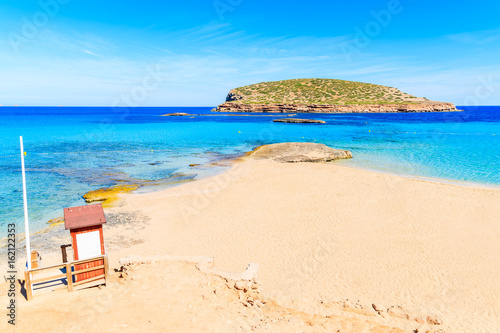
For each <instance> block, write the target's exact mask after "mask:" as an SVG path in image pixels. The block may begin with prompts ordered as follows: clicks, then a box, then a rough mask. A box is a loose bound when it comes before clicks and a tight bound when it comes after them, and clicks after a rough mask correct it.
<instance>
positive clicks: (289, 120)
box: [273, 118, 326, 124]
mask: <svg viewBox="0 0 500 333" xmlns="http://www.w3.org/2000/svg"><path fill="white" fill-rule="evenodd" d="M273 121H274V122H275V123H293V124H326V121H323V120H316V119H297V118H295V119H294V118H286V119H274V120H273Z"/></svg>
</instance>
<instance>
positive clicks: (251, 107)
mask: <svg viewBox="0 0 500 333" xmlns="http://www.w3.org/2000/svg"><path fill="white" fill-rule="evenodd" d="M212 111H216V112H264V113H267V112H270V113H289V112H293V113H352V112H354V113H363V112H365V113H368V112H372V113H379V112H380V113H382V112H450V111H459V110H457V109H456V107H455V105H454V104H453V103H446V102H436V101H431V100H429V99H427V98H425V97H416V96H413V95H410V94H407V93H404V92H402V91H400V90H399V89H397V88H393V87H387V86H381V85H376V84H371V83H362V82H353V81H345V80H334V79H295V80H284V81H274V82H263V83H257V84H253V85H249V86H245V87H240V88H236V89H233V90H231V91H230V92H229V94H228V95H227V97H226V102H225V103H223V104H221V105H219V106H218V107H217V108H215V109H213V110H212Z"/></svg>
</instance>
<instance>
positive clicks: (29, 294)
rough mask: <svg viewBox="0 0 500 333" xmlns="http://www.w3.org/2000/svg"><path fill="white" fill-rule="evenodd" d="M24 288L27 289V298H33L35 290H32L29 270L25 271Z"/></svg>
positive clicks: (29, 299)
mask: <svg viewBox="0 0 500 333" xmlns="http://www.w3.org/2000/svg"><path fill="white" fill-rule="evenodd" d="M24 289H26V299H27V300H28V301H31V300H32V299H33V291H32V290H31V278H30V272H29V271H24Z"/></svg>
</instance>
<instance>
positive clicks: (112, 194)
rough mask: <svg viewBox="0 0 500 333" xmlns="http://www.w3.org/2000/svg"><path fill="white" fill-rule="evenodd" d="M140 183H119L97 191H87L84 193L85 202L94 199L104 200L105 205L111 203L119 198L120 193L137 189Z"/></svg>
mask: <svg viewBox="0 0 500 333" xmlns="http://www.w3.org/2000/svg"><path fill="white" fill-rule="evenodd" d="M138 188H139V186H138V185H117V186H112V187H104V188H100V189H98V190H95V191H90V192H87V193H86V194H84V195H83V199H85V202H87V203H91V202H94V201H103V206H107V205H109V204H111V203H112V202H113V201H115V200H116V199H117V198H118V194H120V193H126V192H131V191H134V190H137V189H138Z"/></svg>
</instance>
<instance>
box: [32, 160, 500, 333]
mask: <svg viewBox="0 0 500 333" xmlns="http://www.w3.org/2000/svg"><path fill="white" fill-rule="evenodd" d="M123 198H124V201H123V202H122V204H121V205H120V206H119V207H116V208H113V209H112V210H111V211H112V212H115V213H116V212H121V213H134V214H136V216H147V217H149V218H150V220H149V222H148V223H147V226H146V227H145V228H143V229H141V228H129V229H128V230H126V231H123V230H122V229H123V226H121V227H120V228H122V229H120V228H111V227H108V226H106V227H105V238H106V240H107V242H108V243H112V244H108V251H109V252H110V257H111V262H112V266H114V267H117V260H118V258H120V257H124V256H126V255H130V254H138V255H144V256H147V255H158V254H161V255H180V256H212V257H215V258H216V260H215V263H216V267H217V268H218V269H224V270H227V271H232V272H241V271H243V270H244V269H245V268H246V267H247V265H248V264H249V263H250V262H256V263H259V264H260V271H259V274H258V277H259V280H260V282H261V284H262V289H263V292H264V293H265V294H266V295H267V296H268V297H270V298H271V299H275V300H277V302H278V303H279V304H280V305H282V306H286V307H293V308H294V309H297V310H301V311H305V312H307V313H310V314H314V313H318V314H322V315H343V316H350V317H357V318H358V319H361V320H362V321H366V320H370V321H373V322H377V323H380V324H383V325H388V326H396V327H399V328H403V329H405V330H407V331H413V330H414V329H417V328H418V329H419V332H426V330H427V329H438V328H441V329H444V331H446V332H499V328H500V284H499V283H498V277H499V276H500V265H499V262H500V260H499V259H500V246H499V244H500V242H499V236H500V219H499V216H500V190H498V189H485V188H474V187H461V186H457V185H452V184H443V183H437V182H430V181H423V180H415V179H409V178H403V177H398V176H392V175H387V174H381V173H373V172H369V171H365V170H359V169H353V168H349V167H344V166H339V165H334V164H306V163H300V164H280V163H275V162H268V161H250V162H245V163H240V164H236V165H235V166H234V167H233V168H232V169H231V170H230V171H228V172H226V173H224V174H221V175H218V176H215V177H212V178H207V179H204V180H200V181H196V182H193V183H189V184H185V185H182V186H179V187H175V188H172V189H168V190H165V191H161V192H155V193H148V194H127V195H124V196H123ZM120 230H122V231H123V233H121V231H120ZM120 233H121V234H120ZM120 235H121V236H123V235H124V236H125V238H126V239H127V238H130V237H133V238H134V239H142V240H144V243H142V244H138V245H134V246H132V247H130V248H124V249H122V250H118V245H119V241H120V238H119V237H118V236H120ZM126 239H125V240H126ZM122 240H123V239H122ZM141 288H143V289H142V291H141V292H142V293H150V294H151V295H154V294H155V293H156V292H155V289H154V286H152V285H147V286H146V285H145V286H143V287H141ZM106 289H108V288H106ZM78 293H82V294H83V293H85V292H78ZM75 294H77V293H75ZM162 295H163V296H165V294H164V293H163V294H162ZM168 295H170V294H168ZM168 295H167V296H168ZM45 297H49V296H45ZM72 297H76V296H72ZM78 297H80V296H78ZM82 297H83V296H82ZM152 297H153V296H152ZM158 297H160V296H158ZM169 297H170V296H169ZM171 297H174V296H171ZM346 299H349V300H350V301H348V302H346V304H347V305H346V306H347V307H349V308H347V309H344V308H343V304H344V303H343V301H345V300H346ZM41 300H42V297H40V299H39V300H36V299H35V301H34V302H42V301H41ZM165 301H166V302H168V301H169V300H168V299H167V300H165ZM117 302H118V303H120V302H122V301H117ZM155 302H156V301H155ZM356 302H357V303H358V304H361V305H362V307H364V310H366V309H371V304H372V303H375V304H377V305H379V306H380V307H382V308H384V309H387V308H389V307H391V306H395V305H400V306H402V307H403V308H405V309H406V310H405V311H403V314H406V313H407V314H409V317H410V319H401V318H394V317H392V316H390V315H387V313H385V315H384V316H380V315H378V314H376V313H374V311H373V310H371V312H370V311H365V314H366V315H360V314H357V313H355V312H363V311H364V310H363V309H361V310H360V309H354V308H353V307H354V303H356ZM42 303H43V302H42ZM42 303H40V304H42ZM138 304H139V303H138ZM152 304H156V303H152ZM217 304H218V303H217ZM140 305H141V306H143V304H142V303H140ZM24 306H27V307H28V308H31V309H32V310H33V309H35V307H33V306H31V305H29V304H28V305H26V304H25V305H24ZM39 306H40V305H39ZM231 306H232V305H231ZM122 308H123V306H121V307H120V309H122ZM36 309H39V307H38V308H36ZM177 310H179V309H177ZM233 310H234V309H232V310H231V309H229V310H227V311H229V312H227V313H226V314H227V315H229V316H230V315H231V313H234V312H231V311H233ZM33 311H35V310H33ZM40 311H41V310H40ZM121 311H125V310H123V309H122V310H121ZM207 311H209V310H207ZM210 311H211V310H210ZM234 311H236V310H234ZM63 312H64V311H63ZM181 312H182V311H181ZM186 313H189V312H186ZM186 313H184V316H185V315H186ZM45 315H47V314H46V312H45ZM179 315H181V314H179ZM427 315H432V316H434V317H436V318H439V319H441V320H442V321H443V325H437V326H431V325H428V324H425V325H424V324H419V323H417V322H416V321H415V320H414V318H415V317H420V318H423V319H424V320H425V318H426V316H427ZM35 317H36V316H35ZM73 317H74V316H73ZM115 317H116V315H114V314H111V313H110V314H109V316H106V315H105V313H104V314H102V317H99V318H103V319H104V320H113V318H115ZM165 318H168V317H165ZM24 320H26V318H24ZM219 323H222V325H223V324H224V322H223V321H220V322H219ZM139 327H140V326H139ZM155 327H156V326H155ZM179 327H181V326H179ZM183 327H184V326H183ZM186 327H187V326H186ZM300 327H302V326H300V325H299V326H297V327H296V328H297V330H300ZM315 327H316V326H315ZM219 328H221V327H220V326H219ZM318 329H319V328H318ZM288 330H290V329H288ZM319 330H320V329H319ZM125 331H126V329H125ZM348 331H349V330H348ZM351 331H353V332H356V331H357V329H355V328H353V329H352V330H351ZM382 331H384V330H381V332H382Z"/></svg>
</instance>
